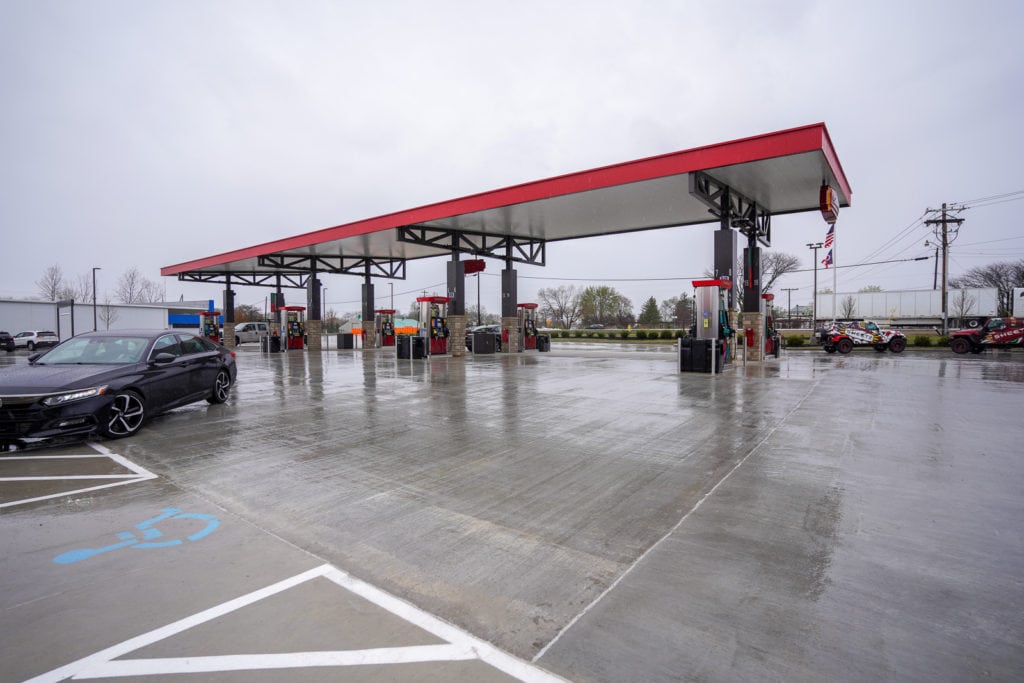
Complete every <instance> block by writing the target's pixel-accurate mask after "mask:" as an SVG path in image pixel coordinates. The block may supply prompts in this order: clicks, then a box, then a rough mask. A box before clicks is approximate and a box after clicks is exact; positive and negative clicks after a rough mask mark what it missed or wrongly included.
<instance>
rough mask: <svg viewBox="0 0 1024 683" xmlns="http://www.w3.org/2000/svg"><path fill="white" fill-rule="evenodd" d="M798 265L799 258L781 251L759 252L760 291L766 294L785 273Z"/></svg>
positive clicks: (795, 268)
mask: <svg viewBox="0 0 1024 683" xmlns="http://www.w3.org/2000/svg"><path fill="white" fill-rule="evenodd" d="M799 267H800V259H799V258H798V257H796V256H793V255H792V254H787V253H786V252H783V251H769V252H762V253H761V293H762V294H767V293H768V291H769V290H770V289H771V288H772V285H774V284H775V282H776V281H777V280H778V279H779V278H780V277H782V276H783V275H785V274H787V273H792V272H793V271H795V270H797V269H798V268H799Z"/></svg>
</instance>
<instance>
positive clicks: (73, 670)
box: [25, 564, 330, 683]
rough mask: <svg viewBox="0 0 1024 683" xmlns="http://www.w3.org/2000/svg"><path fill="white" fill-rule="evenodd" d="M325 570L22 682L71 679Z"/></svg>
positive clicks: (294, 578)
mask: <svg viewBox="0 0 1024 683" xmlns="http://www.w3.org/2000/svg"><path fill="white" fill-rule="evenodd" d="M329 568H330V565H328V564H325V565H321V566H319V567H315V568H313V569H310V570H309V571H306V572H303V573H302V574H297V575H295V576H292V577H290V578H287V579H284V580H283V581H278V582H277V583H275V584H272V585H270V586H266V587H264V588H260V589H259V590H255V591H253V592H252V593H247V594H245V595H242V596H240V597H237V598H235V599H233V600H228V601H227V602H223V603H221V604H219V605H216V606H214V607H211V608H210V609H207V610H204V611H202V612H199V613H197V614H193V615H192V616H190V617H185V618H184V619H179V620H178V621H175V622H174V623H171V624H167V625H166V626H161V627H160V628H158V629H154V630H152V631H149V632H148V633H143V634H142V635H139V636H135V637H134V638H130V639H128V640H126V641H124V642H123V643H118V644H117V645H114V646H112V647H108V648H107V649H105V650H100V651H99V652H96V653H94V654H91V655H89V656H88V657H83V658H82V659H79V660H78V661H75V662H72V663H70V664H67V665H65V666H62V667H60V668H59V669H54V670H53V671H49V672H47V673H45V674H41V675H39V676H36V677H35V678H30V679H29V680H28V681H26V682H25V683H44V682H46V683H56V682H57V681H63V680H64V679H65V678H71V677H72V676H75V675H76V674H77V673H78V672H79V671H84V670H87V669H90V668H91V667H93V666H96V665H98V664H102V663H104V662H107V661H109V660H111V659H114V658H115V657H121V656H123V655H126V654H128V653H129V652H133V651H134V650H138V649H139V648H140V647H145V646H146V645H151V644H152V643H155V642H157V641H159V640H163V639H164V638H169V637H171V636H173V635H177V634H178V633H181V632H182V631H186V630H188V629H190V628H192V627H193V626H198V625H199V624H205V623H206V622H208V621H210V620H212V619H216V618H217V617H221V616H224V615H225V614H229V613H231V612H234V611H235V610H236V609H239V608H241V607H245V606H247V605H251V604H252V603H254V602H258V601H259V600H262V599H263V598H266V597H270V596H271V595H275V594H277V593H280V592H281V591H284V590H288V589H289V588H293V587H295V586H298V585H299V584H301V583H304V582H306V581H309V580H310V579H313V578H316V577H318V576H323V575H324V572H325V570H327V569H329Z"/></svg>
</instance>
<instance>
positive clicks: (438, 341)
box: [416, 296, 451, 355]
mask: <svg viewBox="0 0 1024 683" xmlns="http://www.w3.org/2000/svg"><path fill="white" fill-rule="evenodd" d="M416 301H417V302H419V305H420V334H422V335H425V336H426V337H427V339H429V340H430V342H429V343H430V353H431V355H433V354H435V353H437V354H445V353H448V302H449V301H451V299H449V298H448V297H446V296H420V297H416ZM424 326H425V327H424Z"/></svg>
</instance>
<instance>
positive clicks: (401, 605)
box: [26, 564, 565, 683]
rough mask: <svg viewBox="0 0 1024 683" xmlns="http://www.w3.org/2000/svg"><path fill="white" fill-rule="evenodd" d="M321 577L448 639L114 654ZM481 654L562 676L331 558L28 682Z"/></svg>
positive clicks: (494, 662)
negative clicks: (274, 650)
mask: <svg viewBox="0 0 1024 683" xmlns="http://www.w3.org/2000/svg"><path fill="white" fill-rule="evenodd" d="M318 577H325V578H327V579H329V580H331V581H333V582H334V583H336V584H337V585H339V586H341V587H342V588H345V589H346V590H349V591H352V592H353V593H356V594H357V595H360V596H361V597H364V598H366V599H368V600H370V601H371V602H373V603H374V604H376V605H377V606H379V607H382V608H384V609H385V610H387V611H389V612H391V613H392V614H395V615H396V616H399V617H401V618H403V619H405V620H406V621H409V622H410V623H412V624H415V625H417V626H419V627H421V628H423V629H424V630H426V631H428V632H430V633H432V634H434V635H436V636H438V637H439V638H442V639H444V640H446V641H448V643H449V644H448V645H432V646H416V647H398V648H376V649H373V650H339V651H335V652H297V653H285V654H265V655H263V654H260V655H252V654H246V655H224V656H215V657H181V658H174V659H137V660H128V659H126V660H117V661H113V660H115V658H117V657H122V656H124V655H126V654H128V653H130V652H133V651H135V650H137V649H139V648H142V647H145V646H147V645H151V644H152V643H155V642H157V641H159V640H163V639H164V638H169V637H171V636H173V635H176V634H178V633H181V632H182V631H185V630H188V629H190V628H192V627H193V626H198V625H200V624H203V623H206V622H208V621H211V620H213V619H216V618H217V617H221V616H223V615H225V614H228V613H230V612H233V611H235V610H237V609H240V608H242V607H245V606H247V605H251V604H252V603H254V602H258V601H259V600H262V599H263V598H266V597H270V596H271V595H275V594H277V593H280V592H282V591H285V590H287V589H289V588H293V587H295V586H297V585H299V584H301V583H304V582H306V581H309V580H310V579H314V578H318ZM474 658H477V659H480V660H481V661H483V662H485V663H487V664H489V665H490V666H492V667H494V668H496V669H498V670H499V671H502V672H504V673H506V674H508V675H509V676H512V677H514V678H517V679H519V680H520V681H525V682H527V683H552V682H557V681H562V682H564V681H565V679H563V678H560V677H558V676H555V675H553V674H550V673H548V672H546V671H544V670H543V669H540V668H538V667H536V666H534V665H532V664H530V663H529V662H525V661H523V660H521V659H518V658H516V657H513V656H512V655H509V654H507V653H505V652H502V651H500V650H498V649H497V648H496V647H494V646H493V645H491V644H490V643H487V642H485V641H483V640H481V639H479V638H476V637H475V636H472V635H470V634H468V633H466V632H465V631H463V630H462V629H460V628H458V627H456V626H454V625H452V624H449V623H448V622H445V621H443V620H441V619H438V618H437V617H435V616H433V615H431V614H428V613H426V612H424V611H423V610H421V609H419V608H418V607H414V606H413V605H411V604H409V603H407V602H405V601H403V600H400V599H399V598H397V597H395V596H393V595H391V594H389V593H386V592H384V591H382V590H380V589H379V588H375V587H374V586H371V585H370V584H368V583H366V582H364V581H360V580H359V579H356V578H354V577H352V576H350V575H349V574H347V573H346V572H343V571H341V570H339V569H336V568H334V567H332V566H331V565H329V564H325V565H321V566H319V567H315V568H313V569H310V570H308V571H306V572H303V573H302V574H298V575H296V576H293V577H291V578H288V579H284V580H283V581H279V582H277V583H275V584H273V585H270V586H267V587H265V588H261V589H259V590H256V591H253V592H252V593H248V594H246V595H243V596H241V597H238V598H235V599H234V600H229V601H227V602H225V603H221V604H220V605H217V606H215V607H211V608H210V609H208V610H205V611H203V612H199V613H198V614H194V615H192V616H190V617H186V618H184V619H180V620H178V621H176V622H174V623H172V624H168V625H167V626H163V627H161V628H158V629H154V630H152V631H149V632H148V633H144V634H142V635H140V636H136V637H135V638H131V639H130V640H126V641H124V642H123V643H120V644H118V645H114V646H112V647H109V648H107V649H105V650H101V651H100V652H97V653H95V654H92V655H89V656H88V657H84V658H82V659H79V660H78V661H76V662H72V663H70V664H67V665H65V666H62V667H60V668H59V669H54V670H53V671H50V672H47V673H45V674H42V675H40V676H37V677H35V678H32V679H29V681H26V683H56V682H57V681H62V680H64V679H66V678H70V677H75V678H102V677H114V676H133V675H135V676H142V675H155V674H162V673H192V672H196V673H199V672H213V671H234V670H256V669H264V668H267V669H269V668H295V667H312V666H355V665H358V664H398V663H404V662H414V661H416V662H418V661H464V660H468V659H474Z"/></svg>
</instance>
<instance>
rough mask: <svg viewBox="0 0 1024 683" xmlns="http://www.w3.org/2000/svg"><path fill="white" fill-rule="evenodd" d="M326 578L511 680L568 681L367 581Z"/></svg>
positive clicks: (333, 572) (339, 575) (331, 574)
mask: <svg viewBox="0 0 1024 683" xmlns="http://www.w3.org/2000/svg"><path fill="white" fill-rule="evenodd" d="M324 576H325V577H326V578H328V579H330V580H331V581H334V582H335V583H337V584H338V585H339V586H342V587H344V588H347V589H348V590H350V591H352V592H353V593H355V594H356V595H359V596H361V597H363V598H366V599H367V600H369V601H370V602H372V603H374V604H375V605H378V606H380V607H383V608H384V609H386V610H387V611H389V612H391V613H392V614H395V615H397V616H399V617H401V618H402V619H405V620H406V621H408V622H409V623H411V624H415V625H416V626H419V627H420V628H422V629H423V630H425V631H428V632H430V633H432V634H434V635H435V636H437V637H438V638H443V639H444V640H447V641H448V642H450V643H454V644H455V645H459V646H461V647H466V648H470V649H472V650H474V651H475V652H476V653H477V656H478V657H479V658H480V659H481V660H482V661H484V662H486V663H488V664H490V665H491V666H493V667H494V668H495V669H498V670H499V671H503V672H504V673H506V674H508V675H509V676H513V677H515V678H518V679H519V680H521V681H527V682H529V683H547V682H549V681H564V680H565V679H563V678H561V677H559V676H555V675H554V674H551V673H548V672H547V671H544V670H543V669H540V668H538V667H536V666H534V665H532V664H530V663H529V662H525V661H523V660H521V659H519V658H517V657H513V656H512V655H510V654H508V653H506V652H503V651H501V650H499V649H498V648H496V647H495V646H494V645H492V644H491V643H488V642H487V641H485V640H481V639H480V638H477V637H476V636H472V635H470V634H469V633H466V632H465V631H463V630H462V629H461V628H459V627H457V626H454V625H453V624H449V623H448V622H446V621H443V620H442V619H439V618H438V617H435V616H434V615H433V614H429V613H427V612H424V611H423V610H421V609H420V608H418V607H415V606H413V605H411V604H409V603H408V602H405V601H404V600H401V599H400V598H397V597H395V596H394V595H391V594H390V593H386V592H384V591H382V590H381V589H379V588H377V587H375V586H371V585H370V584H368V583H366V582H365V581H360V580H359V579H357V578H355V577H353V576H351V575H350V574H348V573H346V572H343V571H341V570H340V569H336V568H334V567H331V568H330V570H329V571H328V572H326V573H325V574H324Z"/></svg>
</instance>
